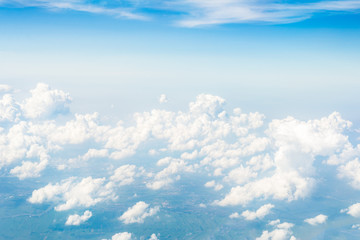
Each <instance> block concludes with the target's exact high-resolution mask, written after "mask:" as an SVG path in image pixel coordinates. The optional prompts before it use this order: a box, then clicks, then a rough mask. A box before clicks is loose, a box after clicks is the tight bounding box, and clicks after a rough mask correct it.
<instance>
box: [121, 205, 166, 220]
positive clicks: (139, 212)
mask: <svg viewBox="0 0 360 240" xmlns="http://www.w3.org/2000/svg"><path fill="white" fill-rule="evenodd" d="M159 210H160V208H159V207H158V206H156V207H153V208H150V207H149V204H147V203H145V202H143V201H140V202H137V203H136V204H135V205H134V206H132V207H130V208H128V210H127V211H126V212H124V213H123V215H121V216H120V217H119V220H120V221H122V222H123V223H125V224H129V223H143V222H144V219H145V218H147V217H150V216H153V215H155V214H156V213H157V212H158V211H159Z"/></svg>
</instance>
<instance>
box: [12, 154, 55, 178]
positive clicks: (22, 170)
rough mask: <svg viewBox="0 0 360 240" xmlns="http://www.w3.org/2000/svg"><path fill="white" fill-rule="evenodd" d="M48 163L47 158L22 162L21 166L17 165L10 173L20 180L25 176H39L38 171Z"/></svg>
mask: <svg viewBox="0 0 360 240" xmlns="http://www.w3.org/2000/svg"><path fill="white" fill-rule="evenodd" d="M47 165H48V160H47V159H45V160H42V161H40V162H29V161H25V162H22V165H21V166H17V167H15V168H13V169H11V170H10V173H11V174H13V175H15V176H17V177H18V178H19V179H20V180H23V179H25V178H33V177H39V176H40V173H41V172H42V171H43V170H44V169H45V168H46V166H47Z"/></svg>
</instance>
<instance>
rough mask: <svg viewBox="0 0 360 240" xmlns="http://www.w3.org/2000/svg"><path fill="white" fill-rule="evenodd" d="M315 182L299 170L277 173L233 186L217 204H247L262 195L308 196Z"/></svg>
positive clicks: (296, 197)
mask: <svg viewBox="0 0 360 240" xmlns="http://www.w3.org/2000/svg"><path fill="white" fill-rule="evenodd" d="M313 184H314V183H313V180H312V179H310V178H309V179H304V178H302V177H300V176H299V175H298V173H297V172H289V173H276V174H274V175H273V176H271V177H265V178H262V179H260V180H255V181H253V182H250V183H247V184H245V185H244V186H236V187H233V188H231V191H230V193H228V194H227V195H226V196H225V198H224V199H222V200H220V201H215V204H217V205H219V206H228V205H239V204H241V205H245V204H247V203H249V202H250V201H252V200H254V199H256V198H261V197H262V198H264V199H267V198H270V197H271V198H274V199H277V200H288V201H293V200H297V199H299V198H303V197H305V196H307V195H308V194H309V191H310V190H311V189H312V185H313Z"/></svg>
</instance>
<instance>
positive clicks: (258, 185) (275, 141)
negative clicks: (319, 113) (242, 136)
mask: <svg viewBox="0 0 360 240" xmlns="http://www.w3.org/2000/svg"><path fill="white" fill-rule="evenodd" d="M350 126H351V123H350V122H348V121H345V120H343V119H342V118H341V116H340V114H338V113H336V112H335V113H332V114H331V115H329V116H328V117H324V118H321V119H318V120H310V121H307V122H303V121H299V120H296V119H294V118H292V117H288V118H285V119H282V120H273V121H272V122H271V123H270V124H269V127H268V129H267V130H266V133H267V134H268V136H269V138H270V139H271V143H272V147H273V151H274V166H275V171H273V173H272V175H271V176H270V177H264V178H260V179H256V180H254V181H252V182H249V183H247V184H245V185H244V186H236V187H233V188H232V189H231V191H230V193H229V194H227V195H226V196H225V198H224V199H222V200H220V201H215V203H216V204H218V205H220V206H226V205H238V204H243V205H244V204H247V203H248V202H250V201H252V200H253V199H255V198H260V197H263V198H265V199H266V198H269V197H271V198H274V199H279V200H284V199H286V200H288V201H292V200H296V199H298V198H303V197H306V196H307V195H308V194H309V193H310V192H311V190H312V187H313V186H314V183H315V179H314V178H313V177H312V176H313V173H314V167H313V162H314V160H315V157H316V156H332V155H333V154H335V153H336V152H337V151H338V150H339V149H342V148H344V146H346V145H347V144H348V138H347V136H345V135H343V134H342V132H343V131H344V130H345V129H347V128H349V127H350ZM268 162H271V161H268ZM240 170H242V171H244V170H243V169H241V168H240V169H238V170H237V171H240ZM233 171H234V170H233ZM248 171H249V170H248ZM270 173H271V172H270ZM235 176H236V175H235ZM233 178H234V177H233ZM228 179H229V177H228ZM236 180H237V179H235V181H236Z"/></svg>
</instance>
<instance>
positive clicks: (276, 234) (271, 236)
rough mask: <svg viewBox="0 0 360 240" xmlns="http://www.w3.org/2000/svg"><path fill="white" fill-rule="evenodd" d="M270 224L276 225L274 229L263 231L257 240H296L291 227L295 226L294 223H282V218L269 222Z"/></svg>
mask: <svg viewBox="0 0 360 240" xmlns="http://www.w3.org/2000/svg"><path fill="white" fill-rule="evenodd" d="M269 225H271V226H273V227H274V230H273V231H271V232H269V231H263V232H262V234H261V236H260V237H258V238H256V240H296V238H295V237H294V236H292V231H291V228H292V227H293V226H294V224H292V223H287V222H284V223H280V220H275V221H272V222H270V223H269Z"/></svg>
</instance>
